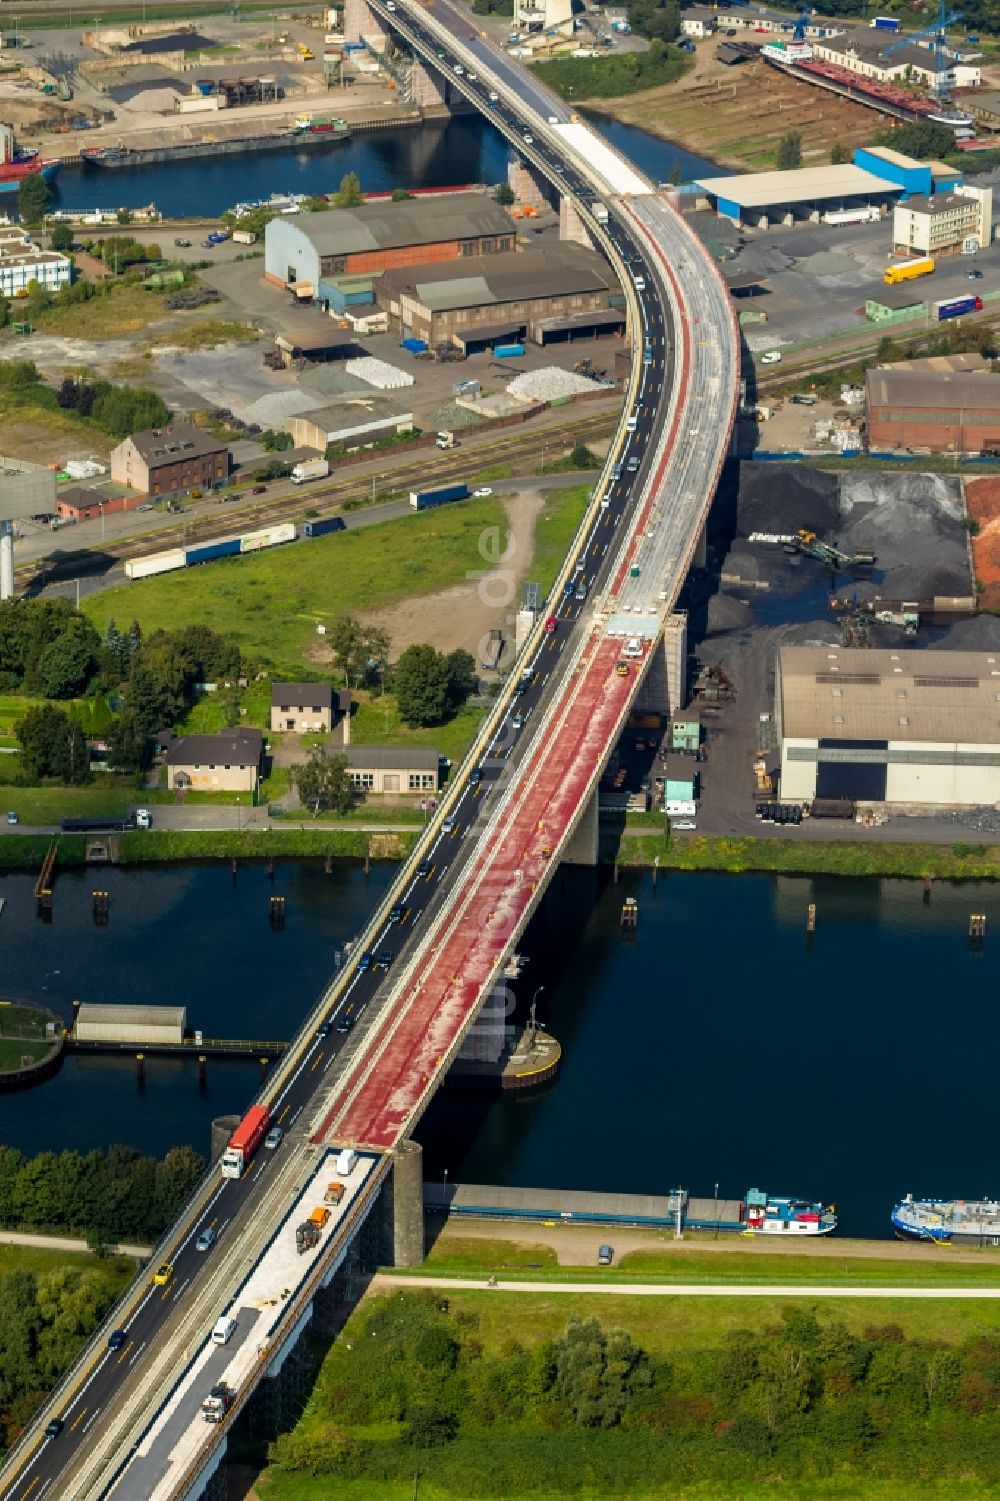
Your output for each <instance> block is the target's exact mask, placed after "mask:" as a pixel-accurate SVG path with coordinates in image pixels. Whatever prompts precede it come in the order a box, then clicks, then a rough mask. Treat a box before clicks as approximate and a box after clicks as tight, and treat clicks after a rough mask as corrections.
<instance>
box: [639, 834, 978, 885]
mask: <svg viewBox="0 0 1000 1501" xmlns="http://www.w3.org/2000/svg"><path fill="white" fill-rule="evenodd" d="M657 856H658V857H659V862H660V866H661V868H662V869H669V870H723V871H729V872H731V873H733V874H739V873H740V872H742V871H747V870H758V871H768V870H775V871H786V872H790V873H797V874H800V875H834V876H838V875H839V876H913V877H917V878H919V877H922V876H933V877H935V878H936V879H941V880H951V881H984V880H987V881H995V880H996V879H997V878H998V877H1000V846H997V845H978V844H968V843H963V842H957V843H955V844H953V845H951V846H949V845H937V844H854V843H852V842H851V841H850V840H844V841H843V842H841V843H837V844H835V843H830V844H814V843H812V842H810V843H808V844H806V843H802V844H793V843H791V842H790V841H789V842H786V841H784V840H780V839H713V838H709V837H708V836H702V835H698V836H697V837H696V838H688V837H681V838H677V839H675V838H671V837H670V836H668V835H664V836H663V837H662V838H660V839H657V838H654V837H652V836H640V835H632V836H629V835H628V834H627V833H626V834H625V835H624V837H623V838H622V841H621V844H620V847H619V850H618V861H619V863H620V864H622V865H652V863H653V861H654V859H655V858H656V857H657Z"/></svg>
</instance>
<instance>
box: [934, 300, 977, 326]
mask: <svg viewBox="0 0 1000 1501" xmlns="http://www.w3.org/2000/svg"><path fill="white" fill-rule="evenodd" d="M982 310H983V299H982V298H981V297H947V298H944V299H943V300H942V301H941V302H935V304H934V317H935V319H936V320H937V322H938V323H940V322H942V320H943V319H945V318H960V317H961V316H962V314H963V313H981V312H982Z"/></svg>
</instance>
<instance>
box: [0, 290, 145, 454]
mask: <svg viewBox="0 0 1000 1501" xmlns="http://www.w3.org/2000/svg"><path fill="white" fill-rule="evenodd" d="M80 285H81V286H85V285H87V284H86V283H80ZM66 290H67V288H66V287H62V288H60V291H59V293H58V294H57V295H58V296H61V295H62V293H63V292H64V291H66ZM43 291H44V288H43ZM69 291H70V292H73V291H74V289H73V288H69ZM45 295H46V296H48V295H49V294H48V293H46V294H45ZM79 300H80V299H79V298H78V297H76V296H75V295H74V296H67V298H66V299H65V301H68V302H74V301H79ZM30 304H31V299H30V297H29V298H28V300H27V302H26V303H25V304H24V307H23V312H24V314H25V315H28V316H30V314H31V305H30ZM0 390H2V391H5V392H7V393H9V394H10V395H12V396H14V397H16V398H18V399H19V400H21V401H23V402H24V403H25V404H29V405H31V406H35V407H43V408H45V409H47V410H49V411H55V410H57V409H59V408H62V409H63V410H64V411H69V410H72V411H75V412H76V413H78V415H79V416H80V417H83V418H86V419H87V420H88V421H90V422H92V423H93V424H94V426H95V427H97V428H100V430H101V431H102V432H105V433H108V434H109V435H110V436H111V437H113V438H125V437H127V436H128V434H129V433H131V432H136V431H141V430H142V429H143V428H147V427H162V426H163V425H164V424H165V423H166V422H169V420H170V411H169V408H168V407H167V405H166V403H165V402H164V401H163V399H162V397H160V396H158V395H157V394H156V392H155V391H149V390H147V389H146V388H145V387H143V386H116V385H114V384H113V383H112V382H111V381H106V380H101V381H81V380H74V379H66V380H64V381H63V382H62V385H61V386H60V387H59V389H58V391H54V390H53V389H52V387H51V386H49V385H46V383H45V381H44V380H43V379H42V375H41V372H40V371H39V369H38V366H37V365H36V364H35V362H34V361H33V360H0Z"/></svg>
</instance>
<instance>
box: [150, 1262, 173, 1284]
mask: <svg viewBox="0 0 1000 1501" xmlns="http://www.w3.org/2000/svg"><path fill="white" fill-rule="evenodd" d="M173 1275H174V1269H173V1267H172V1266H171V1265H170V1262H169V1261H165V1262H164V1263H163V1265H162V1266H158V1267H157V1268H156V1271H155V1272H154V1273H153V1286H154V1287H166V1285H167V1283H168V1282H169V1281H170V1280H171V1278H172V1277H173Z"/></svg>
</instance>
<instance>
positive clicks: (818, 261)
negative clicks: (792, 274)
mask: <svg viewBox="0 0 1000 1501" xmlns="http://www.w3.org/2000/svg"><path fill="white" fill-rule="evenodd" d="M795 270H796V271H800V272H801V273H802V275H803V276H844V275H846V274H848V273H849V272H854V273H855V274H857V272H858V270H859V267H858V264H857V262H856V261H855V260H853V259H852V257H851V256H849V255H844V254H843V253H842V252H841V251H839V250H817V252H816V253H815V255H807V256H804V257H803V259H802V260H800V261H796V262H795Z"/></svg>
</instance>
